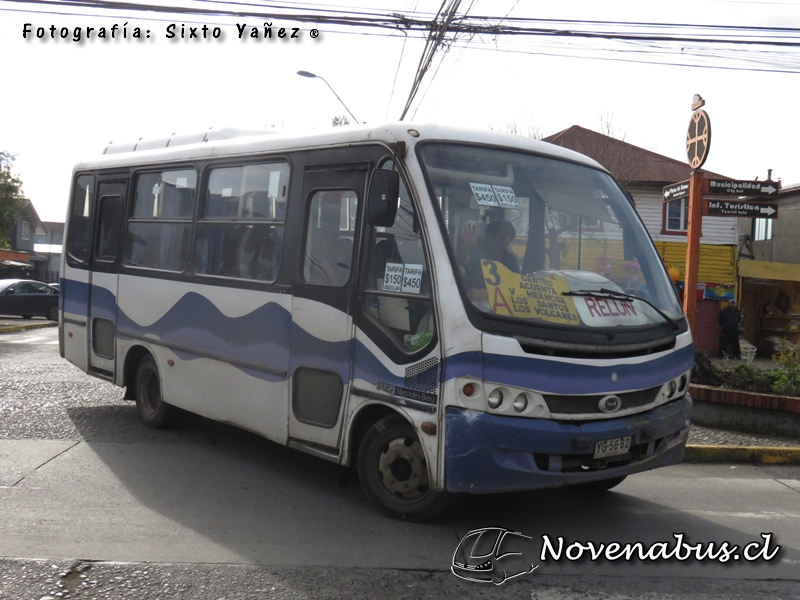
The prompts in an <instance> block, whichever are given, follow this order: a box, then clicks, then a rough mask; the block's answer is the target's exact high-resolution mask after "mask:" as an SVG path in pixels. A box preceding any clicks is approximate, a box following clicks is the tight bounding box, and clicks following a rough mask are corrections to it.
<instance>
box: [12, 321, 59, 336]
mask: <svg viewBox="0 0 800 600" xmlns="http://www.w3.org/2000/svg"><path fill="white" fill-rule="evenodd" d="M45 327H58V323H56V322H55V321H48V322H47V323H28V324H26V325H7V326H5V327H0V334H3V333H13V332H15V331H27V330H28V329H44V328H45Z"/></svg>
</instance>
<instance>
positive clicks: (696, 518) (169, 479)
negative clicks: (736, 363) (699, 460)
mask: <svg viewBox="0 0 800 600" xmlns="http://www.w3.org/2000/svg"><path fill="white" fill-rule="evenodd" d="M35 322H36V321H34V323H35ZM55 333H56V330H55V329H53V328H51V329H44V330H40V331H31V332H29V333H26V332H24V331H23V332H18V333H10V334H7V335H5V336H4V335H3V334H0V347H2V346H4V347H5V349H6V351H7V352H6V355H5V356H7V357H8V358H7V360H5V361H4V362H3V363H2V364H0V372H4V373H5V385H6V387H5V388H4V389H5V390H7V394H4V395H5V396H6V398H5V399H6V402H5V406H3V407H2V408H3V411H4V412H3V411H0V412H2V419H0V423H2V424H3V428H4V431H5V432H6V433H5V434H4V435H3V436H1V437H2V438H3V439H0V540H1V542H0V600H6V599H9V600H25V599H31V600H56V599H57V598H62V599H64V598H66V600H69V599H70V598H74V599H75V600H81V599H85V600H89V599H98V600H134V599H135V600H143V599H146V598H151V599H156V598H157V599H160V600H173V599H174V600H186V599H189V598H192V599H193V600H221V599H224V600H256V599H258V600H261V599H264V598H274V599H275V600H284V599H285V600H289V599H291V600H316V599H318V598H325V599H328V598H330V599H331V600H333V599H342V600H344V599H345V598H346V599H348V600H350V599H360V598H363V599H365V600H372V599H374V598H383V599H385V600H401V599H403V600H405V599H416V598H460V599H462V600H479V599H480V600H485V599H487V598H503V599H504V600H508V599H511V600H522V599H524V598H529V599H531V600H578V599H580V600H612V599H613V600H631V599H636V600H657V599H658V600H661V599H663V598H667V599H669V600H684V599H686V600H711V599H714V600H719V599H722V598H725V599H726V600H727V599H729V598H748V599H752V600H767V599H768V598H769V599H770V600H772V599H773V598H780V599H783V598H786V599H792V600H800V596H798V594H797V590H798V588H797V584H798V571H797V566H798V565H800V530H798V527H797V523H800V520H799V519H798V517H800V515H798V513H797V497H798V496H797V494H798V493H800V467H797V466H794V465H763V464H758V465H756V464H729V463H726V462H722V463H719V462H718V463H717V464H687V463H684V464H682V465H674V466H672V467H669V468H667V469H661V470H657V471H654V472H649V473H643V474H640V475H637V476H636V477H631V478H629V480H626V481H625V482H623V483H622V484H621V485H620V486H619V487H618V488H616V490H615V492H614V493H611V494H608V495H602V496H600V497H594V496H582V495H580V494H574V493H571V492H570V491H569V490H551V491H543V492H537V493H518V494H502V495H492V496H474V497H467V498H463V499H461V502H460V503H459V504H457V505H456V506H455V507H453V509H451V511H449V512H448V514H447V515H446V516H445V517H443V518H442V519H441V520H439V521H436V522H432V523H428V524H425V525H418V524H410V523H403V522H398V521H393V520H390V519H386V518H385V517H383V516H382V515H381V514H380V513H378V512H377V511H375V510H374V509H373V508H372V507H371V506H369V505H368V503H367V501H366V499H365V498H364V497H363V494H362V493H361V491H360V489H359V487H358V486H357V485H356V484H354V483H352V482H351V483H349V484H347V485H343V480H342V478H341V473H340V470H339V469H338V468H337V467H336V465H333V464H332V463H328V462H326V461H322V460H319V459H317V458H314V457H311V456H309V455H306V454H303V453H299V452H296V451H294V450H291V449H289V448H285V447H283V446H278V445H275V444H272V443H269V442H267V441H265V440H264V439H263V438H260V437H259V436H255V435H253V434H248V433H247V432H243V431H241V430H237V429H234V428H232V427H229V426H226V425H223V424H219V423H214V422H210V421H207V420H204V419H201V418H199V417H198V418H191V417H187V418H186V419H185V421H184V422H183V423H182V425H181V427H180V428H177V429H175V430H168V431H157V430H151V429H148V428H145V427H143V426H141V424H140V423H139V422H138V421H137V420H136V419H135V408H134V407H133V406H132V405H131V404H130V403H125V402H123V401H122V400H121V390H119V389H118V388H111V387H110V384H107V383H105V382H102V381H100V380H97V379H94V378H90V377H87V376H85V375H84V374H83V373H81V372H80V371H79V370H77V369H75V367H73V366H71V365H68V364H66V362H65V361H62V360H60V359H58V358H57V355H55V354H54V353H55V351H56V350H55V349H56V348H57V346H56V345H55V344H56V336H55ZM23 345H25V350H24V352H18V353H16V354H15V353H14V350H13V349H14V348H22V347H23ZM40 357H41V358H40ZM39 361H40V362H39ZM42 367H46V368H44V369H42ZM55 398H59V400H58V402H56V401H55V400H54V399H55ZM32 414H35V415H40V414H47V415H50V418H47V419H39V418H35V419H31V418H28V417H29V416H31V415H32ZM692 435H693V436H700V437H701V438H702V439H703V441H706V442H708V443H709V444H708V445H709V447H711V444H714V443H719V439H720V438H719V437H718V436H725V437H724V438H723V439H724V440H725V441H731V442H732V443H734V442H735V443H739V444H743V445H744V446H747V444H749V443H751V441H753V440H757V441H761V442H762V443H764V444H768V445H774V444H776V443H778V442H779V441H781V440H773V439H772V438H770V437H766V438H765V437H764V436H761V437H760V438H759V437H758V436H747V435H741V434H737V433H734V432H720V431H717V430H705V431H704V430H703V429H702V428H693V430H692ZM786 443H788V442H786ZM765 447H766V446H765ZM476 526H503V527H506V528H510V529H511V530H512V531H518V532H522V534H523V535H526V536H531V539H533V540H534V541H535V542H536V543H537V544H538V543H539V542H540V541H541V540H542V539H543V536H548V539H552V540H557V539H561V537H562V536H563V539H564V540H565V543H566V544H569V545H570V546H569V547H572V548H573V549H574V548H577V547H578V545H579V544H589V543H598V544H602V543H616V542H621V543H624V544H629V543H631V544H632V543H642V544H645V545H646V546H647V547H648V548H649V547H653V548H655V547H657V546H658V545H659V544H662V543H672V542H673V541H674V539H677V538H675V536H676V535H683V534H684V533H685V535H686V536H687V539H688V540H689V541H690V542H691V543H696V544H697V548H698V549H710V548H711V546H712V545H715V547H721V545H722V544H725V543H731V544H736V545H737V546H738V547H739V548H742V547H744V545H745V544H749V543H751V542H760V541H761V540H762V539H763V536H764V535H769V536H771V538H770V539H771V540H772V541H771V544H770V548H772V549H773V550H774V547H775V544H778V545H780V547H781V551H780V553H778V554H777V555H772V554H770V555H771V556H774V558H775V559H774V560H759V561H756V562H752V563H748V562H746V561H745V562H743V561H738V559H736V560H735V561H734V562H731V563H730V564H728V563H723V562H722V561H720V560H716V559H703V560H700V559H697V560H688V561H681V560H679V559H675V560H663V561H662V560H658V561H646V560H640V561H612V560H608V559H603V558H601V559H599V560H598V561H594V560H589V559H588V558H587V556H585V555H584V557H583V560H576V561H572V560H566V559H563V558H562V559H560V560H555V559H551V558H541V556H540V554H539V553H538V552H536V553H534V556H536V557H537V559H538V560H537V567H539V563H541V566H540V567H539V568H537V570H536V571H535V572H534V573H532V574H529V575H525V576H521V577H517V578H514V579H512V580H510V581H508V582H507V583H505V584H503V585H502V586H494V585H492V584H479V583H474V582H470V581H465V580H462V579H459V578H457V577H455V576H454V575H453V573H451V572H450V571H449V567H450V560H451V557H452V556H453V552H454V549H455V548H456V547H457V546H458V544H459V541H460V540H461V539H463V538H464V536H465V535H466V534H467V532H468V531H471V530H474V529H475V528H476ZM628 563H629V564H628Z"/></svg>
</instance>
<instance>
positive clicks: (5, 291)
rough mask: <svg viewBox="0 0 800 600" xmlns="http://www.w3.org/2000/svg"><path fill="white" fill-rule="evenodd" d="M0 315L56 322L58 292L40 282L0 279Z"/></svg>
mask: <svg viewBox="0 0 800 600" xmlns="http://www.w3.org/2000/svg"><path fill="white" fill-rule="evenodd" d="M0 314H1V315H20V316H22V317H23V318H25V319H30V318H31V317H35V316H42V317H47V318H48V319H50V320H51V321H58V290H57V289H56V288H54V287H53V286H51V285H48V284H46V283H42V282H41V281H30V280H29V279H0Z"/></svg>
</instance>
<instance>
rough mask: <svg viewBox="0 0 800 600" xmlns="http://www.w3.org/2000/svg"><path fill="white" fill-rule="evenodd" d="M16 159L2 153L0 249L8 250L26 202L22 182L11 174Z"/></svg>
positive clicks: (0, 152)
mask: <svg viewBox="0 0 800 600" xmlns="http://www.w3.org/2000/svg"><path fill="white" fill-rule="evenodd" d="M14 159H15V156H14V155H13V154H9V153H7V152H2V151H0V248H8V246H9V242H10V241H11V228H12V227H13V226H14V223H15V222H16V220H17V215H18V214H19V211H20V209H21V208H22V206H23V204H24V201H25V198H24V196H23V195H22V181H21V180H20V179H19V178H18V177H16V176H15V175H14V174H13V173H12V172H11V165H12V164H13V163H14Z"/></svg>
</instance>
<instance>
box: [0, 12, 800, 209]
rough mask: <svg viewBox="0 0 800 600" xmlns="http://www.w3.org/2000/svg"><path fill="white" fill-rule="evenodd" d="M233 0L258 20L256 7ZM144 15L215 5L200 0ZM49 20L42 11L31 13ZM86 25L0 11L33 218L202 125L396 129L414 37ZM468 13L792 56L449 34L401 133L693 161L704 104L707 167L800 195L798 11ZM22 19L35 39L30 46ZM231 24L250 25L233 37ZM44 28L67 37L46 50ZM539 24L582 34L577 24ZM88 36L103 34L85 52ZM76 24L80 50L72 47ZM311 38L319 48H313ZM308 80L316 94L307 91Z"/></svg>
mask: <svg viewBox="0 0 800 600" xmlns="http://www.w3.org/2000/svg"><path fill="white" fill-rule="evenodd" d="M137 1H139V2H144V0H137ZM240 2H244V3H249V4H252V5H259V4H260V5H261V6H259V7H258V8H259V10H267V9H265V8H264V5H265V4H267V3H266V2H258V1H257V0H240ZM391 2H392V4H389V3H388V2H382V3H380V5H381V9H380V11H381V12H382V13H386V12H389V7H390V6H391V12H394V13H400V14H404V15H407V16H412V15H413V16H417V17H419V18H428V19H430V18H432V16H433V15H434V14H435V13H436V11H437V10H438V9H439V6H440V5H441V4H442V2H441V0H391ZM151 3H158V4H162V5H172V6H174V5H183V6H205V7H211V6H213V7H219V6H221V5H222V3H221V2H217V3H212V2H205V3H203V2H198V1H197V0H195V1H192V0H151ZM275 4H281V5H286V4H287V3H286V2H283V3H275ZM289 4H291V5H292V6H293V7H298V6H300V7H305V8H308V9H310V10H309V11H307V12H306V13H305V14H309V13H312V14H314V13H315V10H316V9H319V10H322V8H323V7H328V8H331V7H333V8H336V9H338V10H346V11H354V10H372V11H374V10H378V9H376V8H374V4H375V3H369V2H368V0H344V2H338V3H334V2H330V1H328V0H313V1H312V0H309V1H307V2H290V3H289ZM369 6H372V8H368V7H369ZM238 8H239V9H242V4H241V3H240V4H239V5H238ZM42 10H48V11H50V12H49V13H45V12H35V11H42ZM89 12H93V13H94V14H89V13H88V12H87V11H86V10H85V9H80V8H75V7H74V6H66V5H63V6H59V5H58V3H57V2H56V3H51V4H49V5H47V4H37V3H33V2H18V1H17V2H15V1H8V0H0V56H2V57H3V62H2V64H3V69H2V81H3V85H2V87H0V90H1V91H0V151H5V152H9V153H12V154H14V155H16V156H17V158H16V161H15V163H14V166H13V170H14V171H15V173H16V174H17V175H18V176H19V177H20V178H21V179H22V181H23V191H24V193H25V196H26V197H27V198H29V199H30V200H31V201H32V202H33V204H34V206H35V207H36V209H37V212H38V213H39V216H40V218H41V219H42V220H43V221H63V220H64V216H65V213H66V203H67V198H68V192H69V185H70V178H71V172H72V168H73V166H74V165H75V164H76V163H77V162H79V161H81V160H85V159H89V158H93V157H95V156H99V155H100V154H101V153H102V151H103V149H104V148H105V147H106V145H107V144H108V143H109V142H111V141H115V142H124V141H131V140H136V139H139V138H142V137H145V138H147V137H163V136H166V135H169V134H171V133H175V132H178V133H184V132H196V131H203V130H206V129H208V128H209V127H245V128H263V127H274V128H277V129H281V130H301V129H309V128H315V129H321V128H325V127H329V126H330V124H331V119H332V118H333V117H335V116H339V115H345V114H347V109H349V111H350V112H352V114H353V115H354V116H355V118H356V119H357V120H358V121H360V122H366V123H368V124H378V123H381V122H385V121H396V120H398V119H399V118H400V115H401V114H402V112H403V107H404V105H405V103H406V100H407V97H408V95H409V91H410V89H411V87H412V81H413V78H414V74H415V71H416V68H417V65H418V63H419V61H420V57H421V55H422V52H423V40H422V38H421V37H420V36H419V35H416V36H415V35H406V34H404V33H403V32H400V31H394V30H387V29H382V30H378V29H372V30H370V29H363V28H355V27H352V26H342V25H330V24H326V23H322V24H320V25H317V24H315V23H313V22H303V23H298V22H295V21H292V20H291V19H290V18H288V17H286V16H284V15H281V14H280V13H281V11H280V10H276V11H275V16H274V17H273V18H272V19H271V21H270V22H271V23H272V33H273V37H272V38H271V39H264V37H263V23H264V19H263V18H261V19H259V18H255V17H250V18H245V17H238V18H237V17H224V18H219V17H212V16H196V15H193V16H188V15H170V14H166V15H155V14H152V13H144V12H136V13H133V12H124V11H122V10H119V9H115V10H114V11H112V12H111V13H104V14H103V16H98V15H99V14H100V13H99V12H98V11H97V9H93V10H92V11H89ZM460 12H461V13H464V12H466V13H467V15H469V16H471V17H475V16H486V17H493V18H494V20H493V21H492V22H493V23H498V22H501V23H503V24H510V23H514V22H515V21H514V19H520V18H526V17H527V18H538V19H552V20H556V19H558V20H570V21H589V20H599V21H621V22H626V23H630V22H636V23H671V24H686V25H687V26H686V27H684V28H682V32H683V33H684V34H686V35H685V37H686V36H688V35H690V34H694V33H698V32H701V30H699V29H697V28H696V27H693V26H695V25H715V26H736V27H754V26H756V27H770V28H786V29H789V31H784V32H778V33H774V34H772V33H770V35H779V34H780V40H781V41H782V42H784V43H785V45H784V46H781V47H778V46H770V47H765V46H760V45H752V44H735V45H734V44H722V43H718V44H714V45H711V46H708V45H706V46H703V47H701V46H700V45H699V44H697V43H696V42H694V41H691V40H686V39H685V37H684V40H683V41H676V42H672V41H670V42H665V41H648V42H641V41H633V42H632V41H629V40H628V41H615V40H609V39H607V37H605V38H600V39H585V38H575V37H571V36H546V37H541V36H530V35H527V36H521V35H514V36H512V35H487V34H477V35H472V36H468V35H466V34H461V35H459V36H457V37H456V38H455V39H453V38H452V36H451V37H449V38H448V43H447V44H446V51H444V50H443V51H440V52H439V53H437V55H436V56H435V59H434V61H433V64H432V67H431V69H430V70H429V71H428V73H427V75H426V77H425V79H424V80H423V81H422V84H421V86H420V90H419V92H418V94H417V95H416V97H415V99H414V102H413V103H412V105H411V108H410V110H409V112H408V114H407V115H406V117H405V119H404V120H405V121H411V122H419V123H423V122H436V123H446V124H452V125H459V126H466V127H475V128H479V129H487V128H491V129H500V130H506V131H508V130H512V129H514V130H516V131H517V132H521V133H523V134H533V135H536V136H537V137H539V136H542V135H543V136H547V135H551V134H553V133H557V132H559V131H561V130H563V129H566V128H568V127H570V126H572V125H580V126H583V127H586V128H589V129H594V130H598V131H602V132H603V133H612V134H613V135H614V136H615V137H617V138H619V139H624V140H625V141H626V142H630V143H632V144H635V145H637V146H641V147H643V148H646V149H648V150H652V151H654V152H658V153H659V154H663V155H665V156H668V157H670V158H673V159H676V160H680V161H686V160H687V158H686V146H685V140H686V131H687V128H688V125H689V119H690V117H691V114H692V108H691V104H692V99H693V96H694V95H695V94H700V95H701V96H702V97H703V98H704V99H705V101H706V105H705V107H704V110H705V111H706V112H707V113H708V115H709V117H710V121H711V132H712V137H711V146H710V150H709V154H708V159H707V161H706V163H705V165H704V166H703V168H704V169H706V170H709V171H713V172H715V173H719V174H722V175H726V176H728V177H732V178H734V179H744V180H752V179H756V178H758V179H760V180H764V179H766V178H767V176H768V170H769V169H771V170H772V178H773V180H778V179H780V180H781V181H782V184H783V187H784V188H785V187H789V186H790V185H792V184H800V160H799V158H800V157H798V154H799V153H798V151H797V148H798V147H799V144H800V116H798V109H797V106H798V102H797V99H796V94H797V89H798V81H800V1H798V2H792V1H789V0H775V1H772V0H763V1H753V0H690V1H686V0H671V1H670V2H661V1H660V2H653V1H651V2H642V1H641V0H634V1H627V0H604V1H603V2H597V1H596V0H561V1H559V2H543V1H538V0H463V1H462V3H461V5H460ZM79 13H84V14H79ZM502 18H505V20H504V21H500V19H502ZM25 23H30V24H31V29H32V31H33V33H32V34H28V37H27V39H25V38H24V37H23V31H24V24H25ZM115 23H116V24H117V25H118V26H119V27H118V31H121V30H122V29H123V27H124V28H125V29H126V31H127V34H128V38H127V39H122V38H121V37H120V35H119V33H117V38H116V39H115V40H109V39H106V40H101V39H99V38H98V37H96V36H97V31H98V30H99V28H100V27H106V28H107V31H110V28H111V26H113V25H114V24H115ZM173 23H174V24H176V27H175V30H174V31H175V32H176V34H177V35H176V36H175V37H174V38H172V39H168V37H167V36H168V30H167V27H168V26H169V25H170V24H173ZM182 23H183V24H185V29H184V31H188V29H186V28H188V27H202V25H204V24H205V25H208V26H209V28H213V27H219V28H220V29H219V31H220V33H221V36H220V37H219V38H217V39H214V38H213V37H211V35H208V37H207V38H206V39H202V38H201V39H188V38H181V37H180V30H181V24H182ZM237 23H238V24H239V25H240V26H241V25H242V24H244V23H246V27H245V28H244V30H243V31H244V32H245V35H244V37H243V38H242V39H240V38H239V29H238V28H237ZM124 24H127V25H124ZM51 25H55V27H56V28H57V30H58V29H60V28H61V27H67V28H69V32H70V37H69V38H68V39H60V38H57V39H51V38H50V31H49V29H50V27H51ZM253 26H257V27H258V28H259V31H260V33H261V36H262V37H260V38H259V39H252V38H251V37H249V35H250V33H251V32H252V27H253ZM541 26H542V27H550V28H553V27H554V28H557V29H560V28H563V29H575V28H581V29H585V28H586V26H585V25H582V24H581V23H567V24H564V23H559V24H557V25H553V24H543V25H541ZM39 27H42V28H44V32H45V35H44V37H43V38H38V37H37V36H36V33H35V32H36V30H37V29H38V28H39ZM88 27H94V28H96V29H95V32H94V33H93V34H90V38H89V39H86V29H87V28H88ZM137 27H138V28H139V29H140V31H141V32H144V31H147V30H149V31H150V35H151V37H150V38H149V39H138V40H137V39H134V38H133V37H132V36H133V33H134V31H135V28H137ZM281 27H284V28H285V29H287V30H291V29H292V28H293V27H297V28H299V31H298V37H297V38H296V39H287V38H284V39H279V38H278V37H277V35H276V34H277V31H278V29H279V28H281ZM75 28H79V31H80V33H81V37H82V40H81V41H80V42H75V41H73V40H72V34H73V32H74V30H75ZM594 28H595V30H603V31H616V30H619V31H623V32H624V31H628V30H629V28H627V27H624V26H614V27H611V26H608V25H605V26H602V25H596V26H594ZM590 29H591V27H590ZM791 29H794V31H792V30H791ZM312 30H316V31H318V33H319V35H318V36H317V37H312ZM650 30H651V31H657V32H663V29H655V28H652V27H651V28H650ZM702 33H703V34H704V35H706V36H707V37H708V36H710V35H712V34H714V35H719V36H722V37H724V38H726V39H743V38H742V36H743V35H744V34H745V33H744V32H743V31H741V30H739V29H725V30H719V29H717V30H714V31H709V30H703V31H702ZM758 34H759V35H763V34H764V32H763V31H762V32H758ZM57 35H58V34H57ZM792 44H797V46H793V45H792ZM300 70H305V71H310V72H313V73H316V74H317V75H320V76H322V77H324V81H323V80H320V79H309V78H304V77H300V76H298V75H297V71H300ZM325 81H327V83H328V85H329V86H330V88H333V90H335V94H338V96H339V97H340V98H341V100H342V101H343V102H344V104H345V106H346V108H344V107H343V105H342V103H341V102H340V101H339V100H338V99H337V97H336V95H335V94H334V93H333V92H332V91H331V89H330V88H329V87H328V85H326V84H325ZM351 120H352V119H351Z"/></svg>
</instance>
